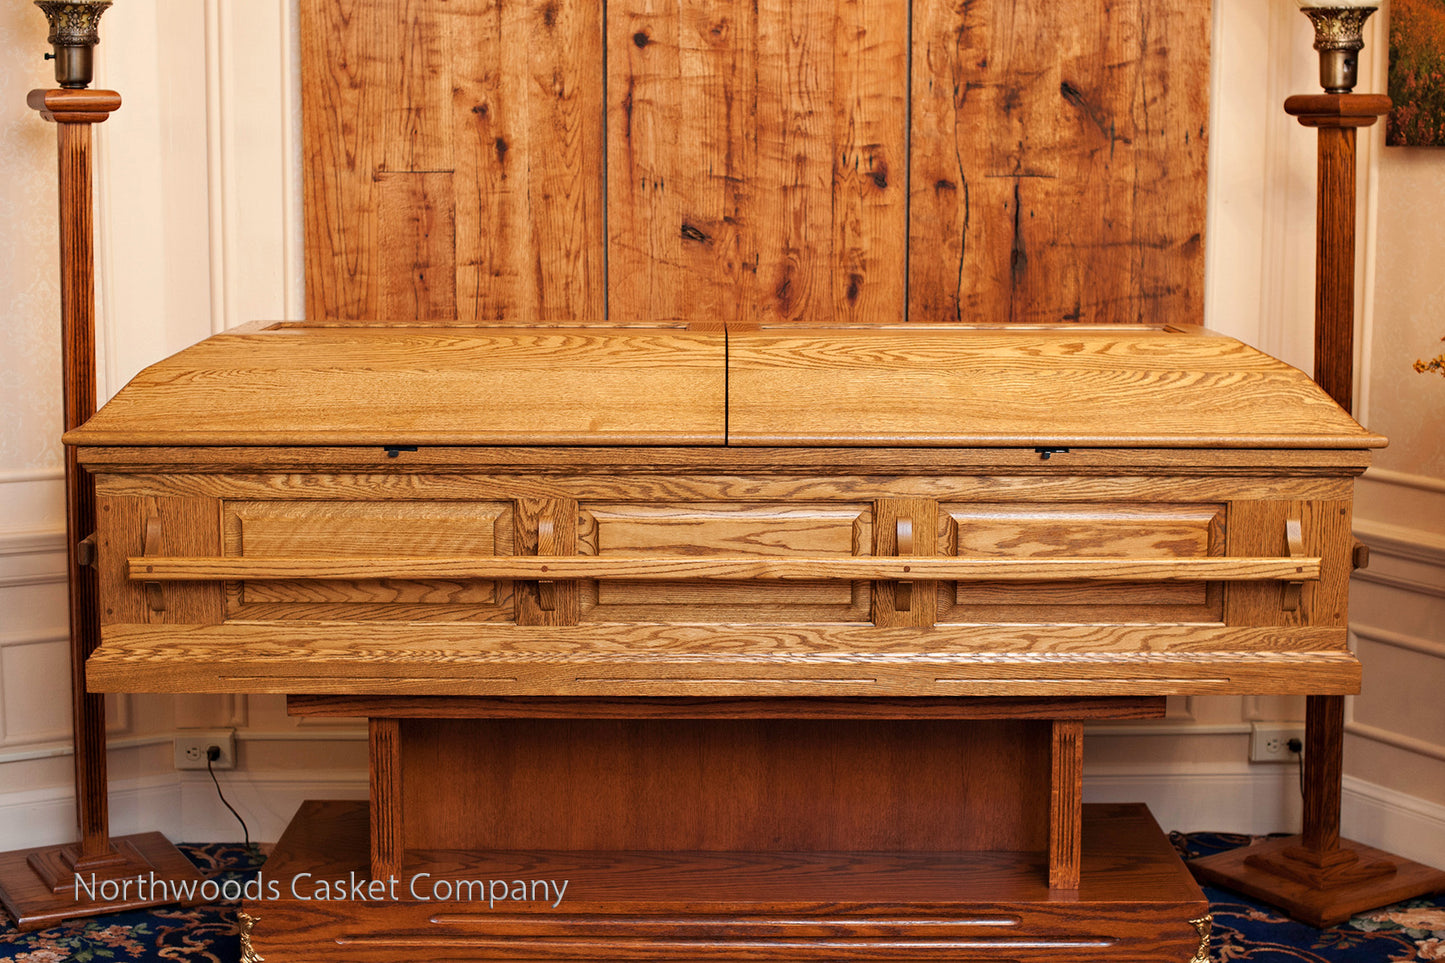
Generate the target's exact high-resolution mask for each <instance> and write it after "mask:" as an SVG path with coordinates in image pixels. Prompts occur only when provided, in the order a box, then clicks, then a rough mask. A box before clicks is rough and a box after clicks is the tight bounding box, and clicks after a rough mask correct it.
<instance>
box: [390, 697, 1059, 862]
mask: <svg viewBox="0 0 1445 963" xmlns="http://www.w3.org/2000/svg"><path fill="white" fill-rule="evenodd" d="M1067 724H1068V725H1082V723H1067ZM1049 731H1050V724H1049V723H1048V722H1046V721H1041V720H972V721H961V720H934V721H921V720H916V721H915V720H891V721H890V720H881V719H870V720H851V721H850V720H841V719H829V720H818V719H767V720H758V719H731V720H721V719H707V720H682V719H645V720H623V719H584V720H575V719H548V720H541V719H513V720H508V719H474V720H455V719H444V720H428V719H405V720H402V722H401V733H402V748H401V758H402V761H403V767H402V781H403V793H404V795H405V798H404V800H403V808H404V809H405V811H406V812H407V821H406V848H407V849H408V850H410V851H416V850H427V849H480V850H496V849H521V850H531V849H551V850H569V851H589V850H603V851H616V850H651V851H694V850H703V851H713V852H770V851H771V852H779V851H781V852H806V851H822V852H840V851H843V852H847V851H855V850H858V851H865V852H867V851H874V852H877V851H885V852H888V851H911V852H978V851H983V850H1011V851H1022V852H1029V851H1032V852H1038V853H1043V852H1045V851H1047V849H1048V816H1049V803H1048V798H1049V745H1050V743H1049ZM983 799H989V800H998V801H1000V804H999V805H996V806H989V807H985V806H980V805H978V802H977V801H978V800H983ZM540 800H545V801H546V805H545V806H539V805H538V803H539V801H540ZM1005 800H1007V803H1006V804H1005V803H1004V802H1003V801H1005ZM1075 818H1076V819H1077V813H1076V814H1075Z"/></svg>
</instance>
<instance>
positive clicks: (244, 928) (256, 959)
mask: <svg viewBox="0 0 1445 963" xmlns="http://www.w3.org/2000/svg"><path fill="white" fill-rule="evenodd" d="M236 921H237V923H238V924H239V925H240V927H241V963H266V958H265V957H264V956H262V955H261V954H260V953H257V952H256V948H255V947H254V946H252V945H251V930H252V929H253V928H254V927H255V925H256V923H257V920H256V918H255V917H254V916H252V915H250V914H249V913H246V912H244V911H240V912H237V913H236Z"/></svg>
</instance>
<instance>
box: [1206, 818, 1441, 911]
mask: <svg viewBox="0 0 1445 963" xmlns="http://www.w3.org/2000/svg"><path fill="white" fill-rule="evenodd" d="M1186 865H1187V866H1188V867H1189V870H1190V872H1192V873H1193V874H1194V877H1195V878H1196V879H1198V880H1199V881H1200V882H1204V883H1209V884H1211V885H1214V886H1222V887H1224V888H1226V889H1232V890H1234V891H1236V892H1239V893H1243V894H1244V895H1245V896H1249V897H1252V898H1254V899H1257V900H1260V901H1261V902H1264V903H1268V904H1270V905H1271V906H1277V907H1279V908H1280V909H1282V910H1284V911H1285V912H1286V913H1288V914H1289V915H1290V916H1291V917H1293V918H1294V919H1297V920H1299V921H1300V922H1302V923H1308V924H1309V925H1310V926H1315V927H1321V928H1323V927H1326V926H1334V925H1336V924H1338V923H1343V922H1344V921H1345V920H1347V919H1349V918H1350V917H1351V916H1354V915H1355V914H1356V913H1363V912H1365V911H1367V910H1372V909H1378V908H1379V907H1381V906H1388V905H1390V904H1391V903H1398V902H1400V901H1401V900H1407V899H1414V898H1416V897H1419V896H1428V895H1430V894H1432V893H1438V892H1441V891H1445V872H1441V871H1440V870H1438V869H1435V868H1433V867H1430V866H1426V865H1424V864H1422V863H1416V862H1412V861H1411V860H1408V859H1403V858H1401V857H1399V856H1392V855H1391V854H1389V853H1386V852H1383V851H1382V850H1378V849H1374V848H1372V847H1369V846H1366V845H1364V844H1363V843H1357V842H1354V841H1352V840H1348V839H1342V840H1340V845H1339V848H1338V849H1331V850H1328V851H1326V852H1325V853H1321V854H1314V853H1311V852H1310V851H1309V850H1307V849H1305V848H1304V847H1303V846H1302V845H1301V839H1300V837H1299V836H1289V837H1286V838H1284V839H1271V840H1269V841H1268V842H1263V843H1256V844H1254V845H1253V846H1243V847H1240V848H1239V849H1231V850H1229V851H1227V852H1223V853H1216V854H1215V855H1213V856H1205V857H1203V858H1201V859H1194V860H1190V861H1189V862H1188V863H1187V864H1186Z"/></svg>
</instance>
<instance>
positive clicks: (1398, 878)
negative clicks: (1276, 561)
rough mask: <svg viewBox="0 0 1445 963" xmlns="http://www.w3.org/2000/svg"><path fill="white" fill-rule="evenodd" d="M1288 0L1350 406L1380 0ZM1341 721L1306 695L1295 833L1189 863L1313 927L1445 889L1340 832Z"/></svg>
mask: <svg viewBox="0 0 1445 963" xmlns="http://www.w3.org/2000/svg"><path fill="white" fill-rule="evenodd" d="M1292 2H1297V3H1298V4H1299V7H1300V9H1301V11H1302V12H1303V13H1304V14H1305V16H1307V17H1309V19H1310V22H1311V23H1312V24H1313V25H1314V30H1315V42H1314V48H1315V50H1317V51H1318V52H1319V58H1320V86H1321V87H1322V88H1323V90H1324V92H1323V93H1319V94H1300V95H1296V96H1293V97H1290V98H1288V99H1287V100H1286V101H1285V105H1284V107H1285V111H1286V112H1287V113H1289V114H1291V115H1293V116H1294V117H1297V118H1298V119H1299V122H1300V123H1301V124H1303V125H1304V126H1306V127H1313V128H1315V129H1316V131H1317V132H1318V140H1319V164H1318V167H1319V177H1318V199H1317V207H1316V212H1317V213H1316V234H1315V359H1314V377H1315V381H1316V382H1318V383H1319V385H1320V387H1322V388H1323V389H1324V390H1325V391H1326V392H1327V393H1328V394H1329V395H1330V397H1332V398H1334V399H1335V401H1336V402H1338V403H1339V404H1340V406H1341V407H1342V408H1344V409H1345V410H1346V411H1349V410H1351V407H1352V402H1353V384H1354V354H1355V348H1354V331H1355V150H1356V144H1355V141H1356V136H1355V132H1356V130H1357V129H1359V128H1361V127H1369V126H1371V125H1372V124H1374V123H1375V121H1376V120H1378V119H1379V118H1380V117H1381V116H1383V115H1384V114H1386V113H1388V112H1389V110H1390V99H1389V98H1388V97H1385V96H1383V95H1380V94H1357V93H1354V89H1355V86H1356V84H1357V82H1358V75H1359V63H1358V61H1359V54H1360V51H1361V50H1362V49H1363V48H1364V45H1365V43H1364V36H1363V30H1364V25H1365V22H1366V21H1367V20H1368V19H1369V17H1370V15H1371V14H1372V13H1374V12H1375V11H1376V10H1377V9H1378V7H1379V3H1378V0H1292ZM1357 557H1358V553H1357ZM1366 671H1367V672H1368V667H1366ZM1344 730H1345V700H1344V697H1343V696H1311V697H1309V699H1308V701H1307V708H1306V720H1305V749H1304V770H1305V771H1304V825H1303V830H1302V832H1301V834H1300V835H1298V836H1292V837H1289V838H1287V839H1279V840H1271V841H1269V842H1266V843H1260V844H1257V845H1254V846H1250V847H1246V848H1244V849H1238V850H1232V851H1230V852H1226V853H1221V854H1219V855H1217V856H1210V857H1207V858H1205V859H1200V860H1195V861H1193V862H1191V863H1190V868H1191V869H1192V870H1193V871H1194V874H1195V875H1196V876H1198V877H1199V878H1201V879H1203V880H1205V881H1206V882H1210V883H1214V884H1216V885H1219V886H1225V887H1228V888H1230V889H1235V890H1238V891H1240V892H1242V893H1245V894H1247V895H1249V896H1253V897H1255V898H1256V899H1260V900H1263V901H1265V902H1267V903H1271V904H1273V905H1275V906H1278V907H1280V908H1282V909H1284V910H1285V911H1286V912H1288V913H1289V914H1290V915H1291V916H1294V917H1295V918H1296V919H1299V920H1302V921H1303V922H1306V923H1309V924H1311V925H1313V926H1332V925H1334V924H1336V923H1341V922H1344V921H1345V920H1347V919H1349V918H1350V917H1351V916H1353V915H1354V914H1356V913H1361V912H1364V911H1366V910H1371V909H1375V908H1377V907H1380V906H1384V905H1386V904H1389V903H1394V902H1398V901H1400V900H1404V899H1412V898H1414V897H1417V896H1422V895H1425V894H1427V893H1433V892H1437V891H1440V890H1445V873H1441V872H1440V871H1438V870H1435V869H1433V868H1431V867H1429V866H1424V865H1421V864H1420V863H1415V862H1412V861H1410V860H1407V859H1402V858H1400V857H1398V856H1393V855H1391V854H1389V853H1385V852H1381V851H1380V850H1377V849H1372V848H1371V847H1369V846H1365V845H1363V844H1361V843H1357V842H1354V841H1352V840H1348V839H1342V838H1341V837H1340V809H1341V796H1342V778H1343V771H1344V766H1343V761H1344Z"/></svg>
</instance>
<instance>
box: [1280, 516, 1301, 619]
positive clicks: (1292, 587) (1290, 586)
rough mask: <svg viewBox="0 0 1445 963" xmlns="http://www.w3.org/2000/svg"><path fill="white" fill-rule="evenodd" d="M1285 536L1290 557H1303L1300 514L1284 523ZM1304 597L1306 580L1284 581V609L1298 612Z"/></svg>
mask: <svg viewBox="0 0 1445 963" xmlns="http://www.w3.org/2000/svg"><path fill="white" fill-rule="evenodd" d="M1284 537H1285V541H1286V542H1287V543H1288V545H1289V557H1290V558H1302V557H1303V556H1304V553H1305V535H1304V523H1303V522H1301V521H1300V519H1299V517H1298V516H1292V517H1290V518H1289V519H1287V520H1286V521H1285V523H1284ZM1303 597H1304V582H1303V580H1301V579H1290V580H1289V581H1287V582H1285V583H1284V606H1283V607H1284V610H1285V611H1286V612H1298V611H1299V607H1300V600H1301V599H1302V598H1303Z"/></svg>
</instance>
